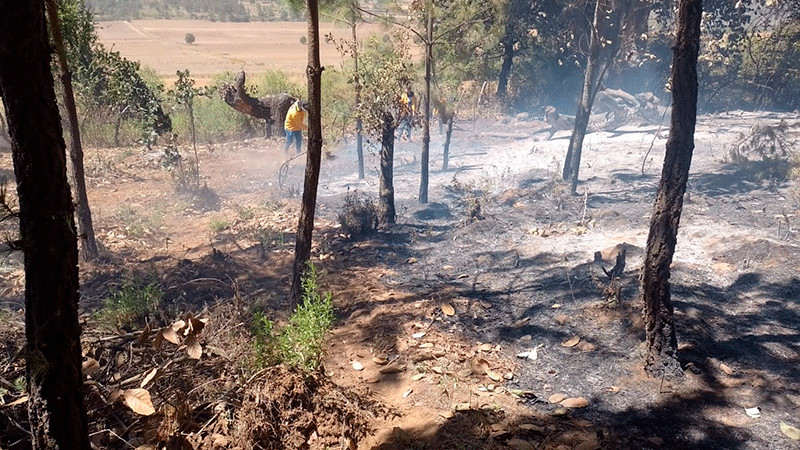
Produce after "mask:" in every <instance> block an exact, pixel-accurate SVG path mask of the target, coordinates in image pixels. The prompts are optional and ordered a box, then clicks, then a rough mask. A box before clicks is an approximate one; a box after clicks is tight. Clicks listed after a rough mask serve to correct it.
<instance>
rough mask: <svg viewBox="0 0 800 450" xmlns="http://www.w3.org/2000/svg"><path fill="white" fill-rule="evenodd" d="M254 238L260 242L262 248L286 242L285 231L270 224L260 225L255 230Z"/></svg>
mask: <svg viewBox="0 0 800 450" xmlns="http://www.w3.org/2000/svg"><path fill="white" fill-rule="evenodd" d="M253 239H255V240H256V241H257V242H258V245H259V246H261V249H262V250H266V249H267V248H269V247H272V246H273V245H281V244H283V243H284V239H283V233H282V232H281V231H280V230H276V229H274V228H272V227H269V226H258V227H256V228H255V229H254V230H253Z"/></svg>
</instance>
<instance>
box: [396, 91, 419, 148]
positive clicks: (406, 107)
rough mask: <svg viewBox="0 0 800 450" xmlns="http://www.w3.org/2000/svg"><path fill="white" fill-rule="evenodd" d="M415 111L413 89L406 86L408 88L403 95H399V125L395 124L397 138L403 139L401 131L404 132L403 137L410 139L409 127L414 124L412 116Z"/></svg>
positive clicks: (415, 102)
mask: <svg viewBox="0 0 800 450" xmlns="http://www.w3.org/2000/svg"><path fill="white" fill-rule="evenodd" d="M416 113H417V99H416V97H415V96H414V91H412V90H411V88H408V90H407V91H406V92H403V95H401V96H400V114H398V116H399V125H398V126H397V129H398V131H399V134H398V136H397V138H398V139H403V133H405V138H406V139H408V140H409V141H410V140H411V127H412V126H413V125H414V116H415V115H416Z"/></svg>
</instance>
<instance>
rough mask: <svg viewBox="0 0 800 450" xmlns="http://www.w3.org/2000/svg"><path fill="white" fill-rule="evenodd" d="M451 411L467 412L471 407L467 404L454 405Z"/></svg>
mask: <svg viewBox="0 0 800 450" xmlns="http://www.w3.org/2000/svg"><path fill="white" fill-rule="evenodd" d="M453 409H454V410H456V411H469V410H470V409H472V406H471V405H470V404H469V403H456V404H455V405H453Z"/></svg>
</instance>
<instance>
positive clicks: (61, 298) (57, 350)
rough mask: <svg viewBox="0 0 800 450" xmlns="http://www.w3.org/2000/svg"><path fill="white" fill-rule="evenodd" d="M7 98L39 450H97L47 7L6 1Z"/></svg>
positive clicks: (0, 41) (1, 86)
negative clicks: (87, 399)
mask: <svg viewBox="0 0 800 450" xmlns="http://www.w3.org/2000/svg"><path fill="white" fill-rule="evenodd" d="M0 11H2V14H0V92H2V97H3V101H4V104H5V108H6V114H7V118H8V125H9V134H10V136H11V142H12V149H13V160H14V174H15V176H16V179H17V193H18V195H19V210H20V211H19V223H20V235H21V242H22V244H21V245H22V248H23V251H24V254H25V331H26V338H27V339H26V346H27V353H26V356H25V359H26V363H27V364H26V379H27V383H28V393H29V396H30V399H29V401H28V411H29V415H30V425H31V433H32V435H31V441H32V442H31V444H32V448H34V449H52V448H60V449H78V450H83V449H88V448H89V438H88V428H87V420H86V409H85V407H84V405H83V396H82V387H83V382H82V381H83V380H82V374H81V359H80V358H81V345H80V326H79V325H78V287H79V285H78V245H77V241H76V232H75V225H74V219H73V213H74V211H73V206H72V198H71V196H70V189H69V184H68V183H67V170H66V154H65V144H64V138H63V135H62V129H61V121H60V118H59V114H58V107H57V106H56V97H55V91H54V89H53V78H52V76H51V73H50V47H49V45H48V37H47V27H46V23H45V11H44V2H36V1H17V0H0Z"/></svg>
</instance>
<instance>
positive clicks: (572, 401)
mask: <svg viewBox="0 0 800 450" xmlns="http://www.w3.org/2000/svg"><path fill="white" fill-rule="evenodd" d="M561 406H563V407H565V408H585V407H587V406H589V400H586V399H585V398H584V397H570V398H567V399H564V400H563V401H562V402H561Z"/></svg>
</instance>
